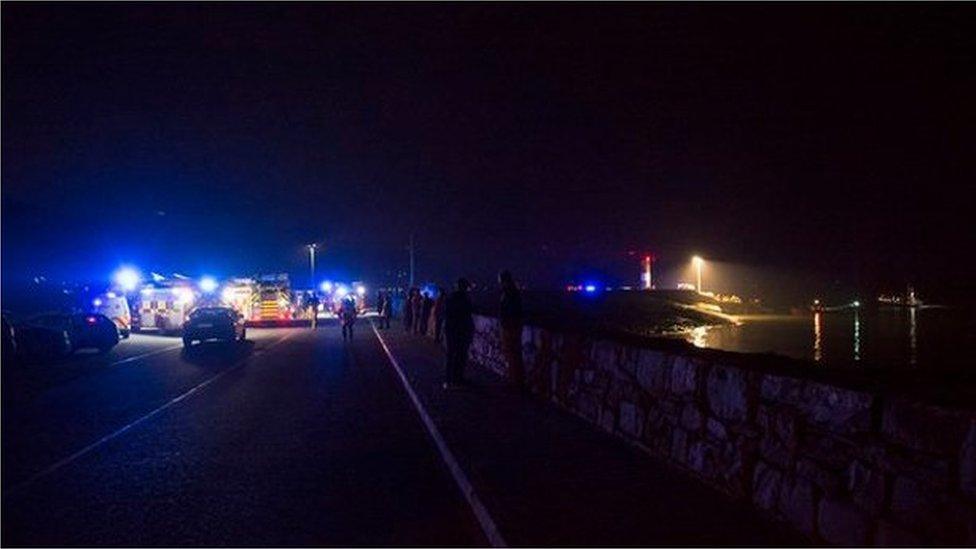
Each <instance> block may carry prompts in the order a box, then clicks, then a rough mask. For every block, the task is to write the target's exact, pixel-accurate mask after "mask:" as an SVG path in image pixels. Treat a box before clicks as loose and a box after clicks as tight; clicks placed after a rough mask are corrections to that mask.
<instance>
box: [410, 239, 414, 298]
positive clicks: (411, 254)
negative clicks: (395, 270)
mask: <svg viewBox="0 0 976 549" xmlns="http://www.w3.org/2000/svg"><path fill="white" fill-rule="evenodd" d="M409 249H410V287H411V288H413V266H414V261H413V233H410V248H409Z"/></svg>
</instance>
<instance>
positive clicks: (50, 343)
mask: <svg viewBox="0 0 976 549" xmlns="http://www.w3.org/2000/svg"><path fill="white" fill-rule="evenodd" d="M14 337H15V338H16V339H15V342H14V344H15V345H16V348H17V355H18V356H21V357H30V358H43V359H50V358H61V357H63V356H67V355H69V354H71V337H70V336H69V335H68V331H67V330H65V329H64V328H58V327H47V326H40V325H37V324H29V323H27V324H19V325H17V327H16V328H14Z"/></svg>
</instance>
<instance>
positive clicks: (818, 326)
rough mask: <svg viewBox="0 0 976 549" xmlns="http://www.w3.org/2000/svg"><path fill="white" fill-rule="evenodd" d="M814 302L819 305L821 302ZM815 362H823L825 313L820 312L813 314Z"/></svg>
mask: <svg viewBox="0 0 976 549" xmlns="http://www.w3.org/2000/svg"><path fill="white" fill-rule="evenodd" d="M814 302H815V303H818V302H819V300H814ZM818 304H819V303H818ZM813 360H814V361H815V362H820V361H821V360H823V313H821V312H820V311H817V312H816V313H814V314H813Z"/></svg>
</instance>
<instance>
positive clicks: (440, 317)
mask: <svg viewBox="0 0 976 549" xmlns="http://www.w3.org/2000/svg"><path fill="white" fill-rule="evenodd" d="M446 303H447V292H445V291H444V288H443V287H441V286H438V287H437V298H436V299H435V300H434V311H433V313H432V314H431V321H432V322H433V323H434V341H436V342H437V343H440V342H441V340H442V339H444V305H445V304H446Z"/></svg>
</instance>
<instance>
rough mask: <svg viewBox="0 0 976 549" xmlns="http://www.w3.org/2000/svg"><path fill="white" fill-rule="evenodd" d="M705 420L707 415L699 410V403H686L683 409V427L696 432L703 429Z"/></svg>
mask: <svg viewBox="0 0 976 549" xmlns="http://www.w3.org/2000/svg"><path fill="white" fill-rule="evenodd" d="M704 422H705V417H704V416H703V415H702V413H701V411H699V409H698V405H697V404H695V403H694V402H688V403H685V405H684V408H682V410H681V428H682V429H684V430H686V431H688V432H690V433H695V432H698V431H700V430H701V428H702V425H703V424H704Z"/></svg>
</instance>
